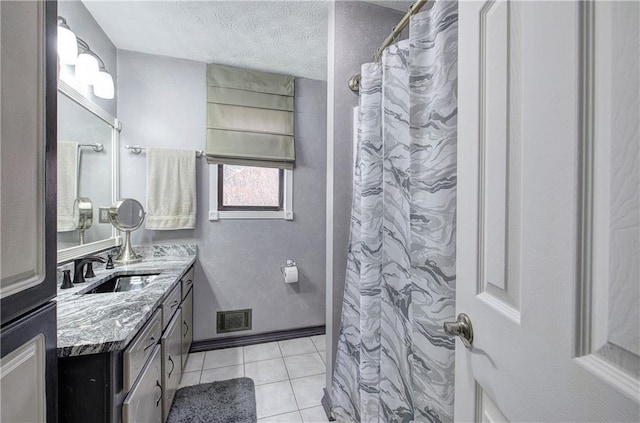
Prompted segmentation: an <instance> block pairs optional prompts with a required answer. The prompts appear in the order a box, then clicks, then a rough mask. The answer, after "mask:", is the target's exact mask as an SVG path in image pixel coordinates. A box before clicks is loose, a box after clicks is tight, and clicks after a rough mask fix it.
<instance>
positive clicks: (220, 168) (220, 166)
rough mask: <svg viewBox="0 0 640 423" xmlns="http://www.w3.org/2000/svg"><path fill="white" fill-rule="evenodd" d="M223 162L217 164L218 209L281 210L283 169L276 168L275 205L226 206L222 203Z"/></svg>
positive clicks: (282, 202)
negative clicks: (276, 188)
mask: <svg viewBox="0 0 640 423" xmlns="http://www.w3.org/2000/svg"><path fill="white" fill-rule="evenodd" d="M225 166H226V165H224V164H218V211H245V210H246V211H281V210H283V209H284V195H283V194H284V169H278V205H277V206H226V205H225V204H224V167H225Z"/></svg>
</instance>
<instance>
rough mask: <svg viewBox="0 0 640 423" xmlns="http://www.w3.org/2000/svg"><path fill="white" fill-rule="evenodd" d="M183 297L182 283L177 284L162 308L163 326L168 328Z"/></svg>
mask: <svg viewBox="0 0 640 423" xmlns="http://www.w3.org/2000/svg"><path fill="white" fill-rule="evenodd" d="M181 299H182V296H181V290H180V285H176V287H175V288H173V290H171V293H170V294H169V295H167V298H165V299H164V301H163V302H162V305H161V306H160V308H161V309H162V328H163V329H164V328H166V327H167V325H168V324H169V322H170V321H171V318H172V317H173V314H174V313H175V312H176V310H177V309H178V307H180V300H181Z"/></svg>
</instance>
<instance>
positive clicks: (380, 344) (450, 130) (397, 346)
mask: <svg viewBox="0 0 640 423" xmlns="http://www.w3.org/2000/svg"><path fill="white" fill-rule="evenodd" d="M457 22H458V15H457V3H456V2H455V1H446V0H440V1H438V2H436V3H435V5H434V6H433V7H432V8H431V9H430V10H428V11H425V12H421V13H419V14H417V15H415V16H414V17H413V18H412V20H411V23H410V36H409V40H405V41H401V42H399V43H397V44H396V45H394V46H391V47H389V48H388V49H387V50H386V51H385V52H384V54H383V57H382V63H367V64H365V65H363V66H362V72H361V74H362V79H361V85H360V116H359V117H360V119H359V120H360V126H359V128H358V149H357V157H356V167H355V174H354V192H353V209H352V215H351V234H350V246H349V253H348V259H347V274H346V282H345V293H344V301H343V308H342V324H341V329H340V338H339V341H338V352H337V355H336V364H335V371H334V375H333V387H332V396H331V397H332V402H333V407H334V412H335V413H336V415H337V418H338V420H339V421H357V422H445V421H453V396H454V389H453V382H454V373H453V371H454V345H455V344H454V340H453V339H452V338H450V337H448V336H446V335H445V334H444V331H443V329H442V324H443V322H445V321H448V320H452V319H454V312H455V213H456V141H457V130H456V128H457Z"/></svg>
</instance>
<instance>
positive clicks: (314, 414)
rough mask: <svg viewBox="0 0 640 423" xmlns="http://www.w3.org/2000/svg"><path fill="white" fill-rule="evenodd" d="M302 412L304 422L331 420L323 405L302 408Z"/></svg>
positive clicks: (314, 422)
mask: <svg viewBox="0 0 640 423" xmlns="http://www.w3.org/2000/svg"><path fill="white" fill-rule="evenodd" d="M300 414H302V421H303V422H304V423H324V422H328V421H329V419H327V414H326V413H325V412H324V408H322V406H320V407H313V408H307V409H306V410H300Z"/></svg>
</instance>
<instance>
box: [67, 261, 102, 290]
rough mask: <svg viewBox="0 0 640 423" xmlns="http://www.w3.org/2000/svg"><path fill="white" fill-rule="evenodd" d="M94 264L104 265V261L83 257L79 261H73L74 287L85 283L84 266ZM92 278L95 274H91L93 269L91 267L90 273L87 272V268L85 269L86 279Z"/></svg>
mask: <svg viewBox="0 0 640 423" xmlns="http://www.w3.org/2000/svg"><path fill="white" fill-rule="evenodd" d="M94 262H98V263H104V262H105V260H104V259H103V258H102V257H98V256H90V257H83V258H80V259H76V260H74V261H73V268H74V272H73V284H74V285H75V284H77V283H83V282H85V280H84V278H85V276H84V275H83V270H84V266H85V265H86V264H88V265H89V266H92V263H94ZM94 276H95V274H94V273H93V267H91V272H89V268H87V277H89V278H92V277H94Z"/></svg>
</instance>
